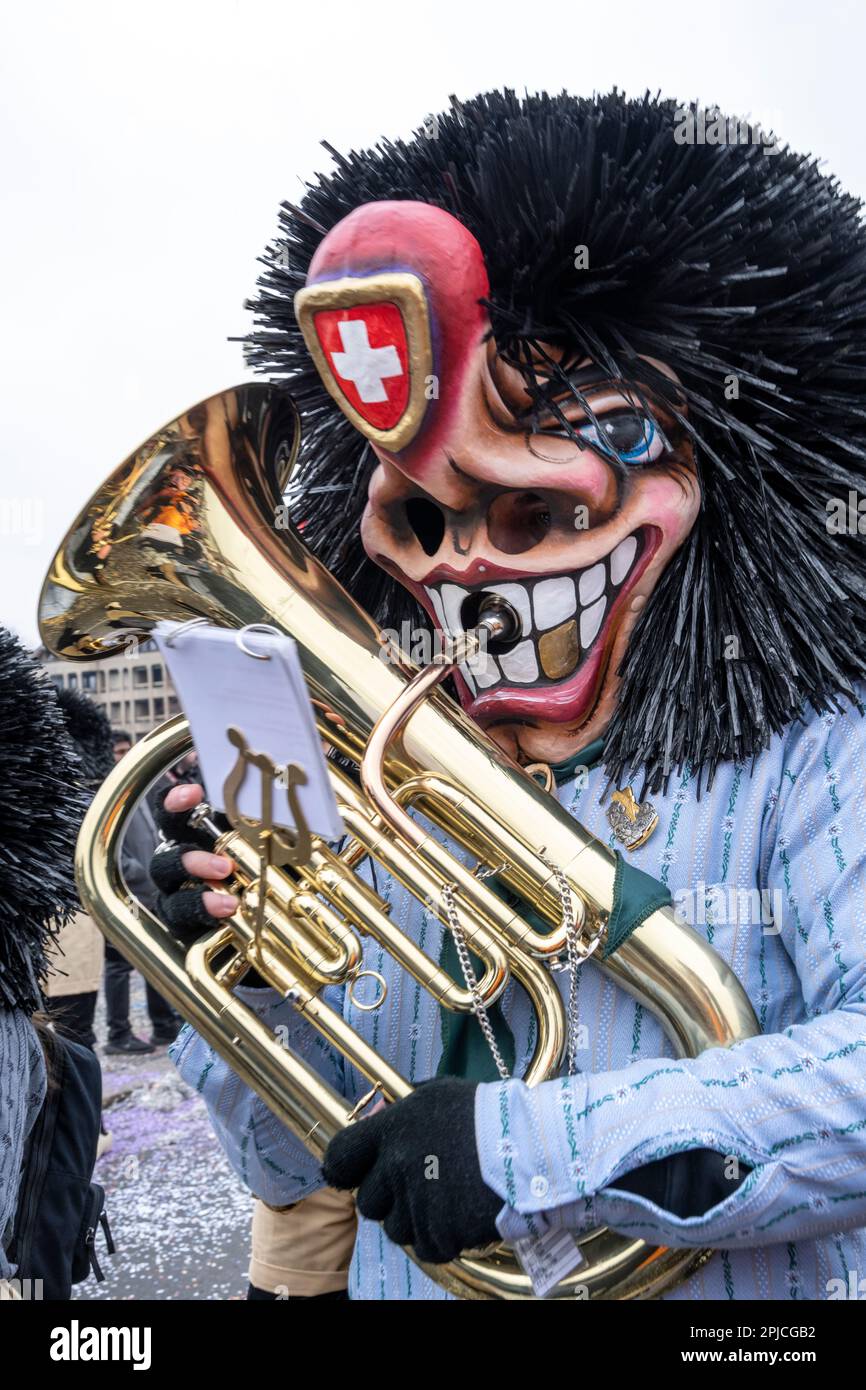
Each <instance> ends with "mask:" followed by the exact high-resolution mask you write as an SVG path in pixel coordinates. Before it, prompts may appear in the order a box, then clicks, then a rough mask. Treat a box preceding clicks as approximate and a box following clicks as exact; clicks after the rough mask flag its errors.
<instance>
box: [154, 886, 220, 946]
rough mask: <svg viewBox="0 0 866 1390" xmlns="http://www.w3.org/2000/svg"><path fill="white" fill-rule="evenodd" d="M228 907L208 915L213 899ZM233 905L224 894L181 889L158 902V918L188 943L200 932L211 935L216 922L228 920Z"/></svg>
mask: <svg viewBox="0 0 866 1390" xmlns="http://www.w3.org/2000/svg"><path fill="white" fill-rule="evenodd" d="M217 898H218V899H220V901H221V902H222V903H226V902H228V903H229V904H231V905H230V906H229V907H228V908H223V909H222V910H218V911H216V912H214V911H212V908H213V907H214V906H218V905H217V904H215V903H214V901H213V900H214V899H217ZM236 906H237V904H236V903H235V901H234V899H232V898H229V899H226V897H225V895H224V894H221V893H212V892H210V891H208V890H205V891H202V890H201V889H200V888H181V889H179V890H178V891H177V892H176V893H171V894H170V895H169V896H168V897H162V898H160V910H159V916H160V917H161V918H162V920H163V921H164V922H165V923H166V924H167V925H168V926H169V927H170V928H171V929H172V931H174V932H176V933H177V934H178V935H179V936H181V937H182V938H188V940H189V942H192V941H194V940H195V939H196V938H197V937H199V936H201V934H202V932H203V931H212V930H213V928H214V927H215V926H216V923H217V921H218V920H219V919H221V918H224V917H230V916H231V914H232V912H234V911H235V908H236Z"/></svg>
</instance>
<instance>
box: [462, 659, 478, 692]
mask: <svg viewBox="0 0 866 1390" xmlns="http://www.w3.org/2000/svg"><path fill="white" fill-rule="evenodd" d="M460 674H461V676H462V677H463V679H464V680H465V682H466V684H467V685H468V686H469V694H470V695H474V694H475V682H474V680H473V679H472V677H471V675H470V674H469V667H468V666H467V665H466V662H465V661H462V662H461V663H460Z"/></svg>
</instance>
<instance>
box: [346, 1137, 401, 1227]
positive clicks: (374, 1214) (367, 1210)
mask: <svg viewBox="0 0 866 1390" xmlns="http://www.w3.org/2000/svg"><path fill="white" fill-rule="evenodd" d="M365 1123H366V1122H365V1121H363V1120H362V1121H361V1128H362V1129H363V1127H364V1124H365ZM393 1203H394V1197H393V1194H392V1192H391V1189H390V1187H389V1185H388V1183H387V1182H385V1181H383V1178H382V1175H381V1173H380V1172H379V1170H378V1169H377V1168H375V1167H374V1168H373V1171H372V1172H371V1173H369V1174H368V1175H367V1177H366V1178H365V1179H364V1181H363V1182H362V1183H361V1185H360V1187H359V1188H358V1191H357V1194H356V1196H355V1205H356V1207H357V1208H358V1211H359V1212H360V1213H361V1215H362V1216H365V1217H366V1218H367V1220H368V1221H384V1220H385V1218H386V1217H387V1216H388V1215H389V1214H390V1212H391V1207H392V1206H393Z"/></svg>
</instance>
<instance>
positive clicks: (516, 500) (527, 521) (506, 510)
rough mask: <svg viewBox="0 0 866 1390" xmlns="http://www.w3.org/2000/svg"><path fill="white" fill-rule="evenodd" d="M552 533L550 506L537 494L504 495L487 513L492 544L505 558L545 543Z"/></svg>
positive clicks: (494, 502)
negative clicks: (540, 542)
mask: <svg viewBox="0 0 866 1390" xmlns="http://www.w3.org/2000/svg"><path fill="white" fill-rule="evenodd" d="M549 530H550V506H549V504H548V503H547V502H546V501H545V499H544V498H543V497H542V496H541V495H540V493H537V492H504V493H501V494H500V496H499V497H495V498H494V499H493V501H492V502H491V504H490V508H489V510H488V513H487V533H488V535H489V537H490V540H491V543H492V544H493V545H494V546H495V547H496V549H497V550H501V551H502V552H503V553H504V554H505V555H519V554H520V553H521V551H524V550H530V549H531V548H532V546H534V545H538V543H539V541H542V540H544V537H545V536H546V535H547V533H548V531H549Z"/></svg>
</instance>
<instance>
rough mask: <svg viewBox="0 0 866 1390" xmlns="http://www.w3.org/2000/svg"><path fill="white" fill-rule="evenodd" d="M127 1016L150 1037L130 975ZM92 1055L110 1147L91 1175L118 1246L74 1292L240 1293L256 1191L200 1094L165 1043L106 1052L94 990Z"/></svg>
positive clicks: (140, 987) (98, 1295)
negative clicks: (235, 1167) (98, 1276)
mask: <svg viewBox="0 0 866 1390" xmlns="http://www.w3.org/2000/svg"><path fill="white" fill-rule="evenodd" d="M130 1020H131V1023H132V1028H133V1032H134V1033H136V1034H137V1035H138V1036H139V1037H140V1038H145V1039H148V1038H149V1037H150V1033H151V1027H150V1020H149V1019H148V1017H147V1013H146V1010H145V995H144V984H143V981H142V980H141V978H140V976H139V975H137V974H134V975H133V986H132V1003H131V1009H130ZM96 1033H97V1038H98V1040H99V1041H98V1042H97V1049H96V1050H97V1053H98V1055H99V1059H100V1062H101V1064H102V1070H103V1096H104V1102H103V1108H104V1116H105V1125H106V1128H107V1129H108V1130H109V1132H110V1133H111V1135H112V1139H113V1142H112V1146H111V1148H110V1150H109V1151H108V1152H107V1153H104V1154H103V1155H102V1157H101V1158H99V1159H98V1160H97V1163H96V1172H95V1173H94V1181H95V1182H98V1183H100V1184H101V1185H102V1187H104V1188H105V1206H106V1212H107V1214H108V1220H109V1223H110V1225H111V1232H112V1235H113V1237H114V1242H115V1245H116V1246H117V1252H116V1254H114V1255H105V1254H104V1251H105V1244H104V1239H103V1236H102V1233H101V1232H100V1233H99V1234H98V1235H97V1238H96V1248H97V1258H98V1260H99V1262H100V1264H101V1266H102V1270H103V1273H104V1274H105V1280H104V1282H102V1283H97V1282H96V1280H95V1279H94V1278H93V1276H92V1275H91V1276H90V1277H89V1278H88V1279H86V1280H85V1281H84V1282H83V1283H81V1284H77V1285H76V1286H75V1288H74V1289H73V1292H72V1297H73V1299H199V1298H202V1299H218V1300H219V1299H242V1298H245V1297H246V1289H247V1278H246V1272H247V1268H248V1264H249V1248H250V1247H249V1233H250V1221H251V1217H252V1198H251V1196H250V1194H249V1192H248V1191H247V1189H246V1188H244V1187H243V1186H242V1184H241V1183H240V1181H239V1180H238V1179H237V1178H236V1177H235V1176H234V1174H233V1173H232V1171H231V1169H230V1168H229V1165H228V1163H227V1162H226V1160H225V1158H224V1157H223V1153H222V1150H221V1149H220V1147H219V1145H218V1144H217V1141H216V1139H215V1138H214V1135H213V1131H212V1129H211V1127H210V1122H209V1120H208V1116H207V1110H206V1109H205V1106H204V1103H203V1102H202V1101H201V1099H200V1098H199V1097H198V1096H197V1095H196V1094H195V1093H194V1092H193V1091H191V1090H190V1088H189V1087H188V1086H186V1085H185V1084H184V1082H183V1081H181V1079H180V1077H179V1076H178V1074H177V1072H176V1070H175V1068H174V1066H173V1064H172V1063H171V1061H170V1060H169V1057H168V1051H167V1049H166V1048H165V1047H161V1048H159V1049H158V1051H156V1052H153V1053H148V1054H146V1055H144V1056H138V1057H126V1056H123V1057H108V1056H106V1055H105V1052H104V1048H103V1046H102V1043H103V1041H104V1039H105V1016H104V1009H103V1004H102V997H101V995H100V1004H99V1008H98V1011H97V1018H96Z"/></svg>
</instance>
